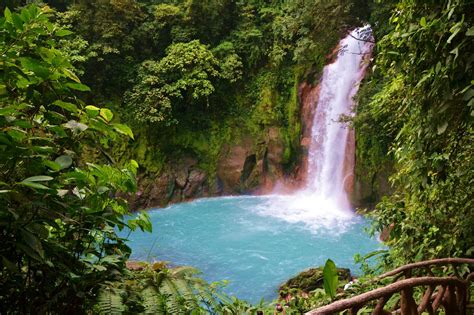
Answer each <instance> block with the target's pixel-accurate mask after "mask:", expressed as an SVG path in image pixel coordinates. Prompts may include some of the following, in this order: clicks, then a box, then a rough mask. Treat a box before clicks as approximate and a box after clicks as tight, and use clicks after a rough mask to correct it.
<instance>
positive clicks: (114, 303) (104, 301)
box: [97, 286, 126, 315]
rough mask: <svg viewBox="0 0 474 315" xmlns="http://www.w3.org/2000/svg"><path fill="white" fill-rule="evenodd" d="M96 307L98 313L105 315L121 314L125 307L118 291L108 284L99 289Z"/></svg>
mask: <svg viewBox="0 0 474 315" xmlns="http://www.w3.org/2000/svg"><path fill="white" fill-rule="evenodd" d="M97 308H98V313H99V314H107V315H115V314H123V312H125V309H126V308H125V305H124V304H123V301H122V297H121V296H120V294H119V292H117V290H116V289H114V288H112V287H110V286H104V287H102V289H101V290H100V291H99V296H98V298H97Z"/></svg>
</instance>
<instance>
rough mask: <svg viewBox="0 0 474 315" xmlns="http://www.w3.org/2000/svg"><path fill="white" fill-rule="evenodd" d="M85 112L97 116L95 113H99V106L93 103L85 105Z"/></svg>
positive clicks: (92, 116) (90, 115)
mask: <svg viewBox="0 0 474 315" xmlns="http://www.w3.org/2000/svg"><path fill="white" fill-rule="evenodd" d="M86 112H87V115H88V116H89V117H91V118H94V117H97V115H99V112H100V108H98V107H95V106H93V105H87V106H86Z"/></svg>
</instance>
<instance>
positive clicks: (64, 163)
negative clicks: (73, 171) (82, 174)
mask: <svg viewBox="0 0 474 315" xmlns="http://www.w3.org/2000/svg"><path fill="white" fill-rule="evenodd" d="M54 162H55V163H57V164H58V165H59V166H60V167H61V169H62V170H63V169H65V168H68V167H69V166H71V165H72V158H71V157H70V156H69V155H61V156H60V157H58V158H57V159H56V160H54Z"/></svg>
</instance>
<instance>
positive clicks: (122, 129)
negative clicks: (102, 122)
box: [112, 124, 134, 139]
mask: <svg viewBox="0 0 474 315" xmlns="http://www.w3.org/2000/svg"><path fill="white" fill-rule="evenodd" d="M112 127H113V128H114V129H115V130H116V131H118V132H120V133H121V134H124V135H126V136H129V137H130V138H132V139H134V137H133V132H132V129H130V127H129V126H127V125H123V124H113V125H112Z"/></svg>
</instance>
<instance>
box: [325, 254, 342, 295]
mask: <svg viewBox="0 0 474 315" xmlns="http://www.w3.org/2000/svg"><path fill="white" fill-rule="evenodd" d="M323 276H324V278H323V280H324V291H325V292H326V294H328V295H329V296H330V297H331V298H334V297H335V296H336V289H337V286H338V283H339V278H338V276H337V268H336V264H335V263H334V262H333V261H332V260H331V259H328V260H327V261H326V263H325V264H324V269H323Z"/></svg>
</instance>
